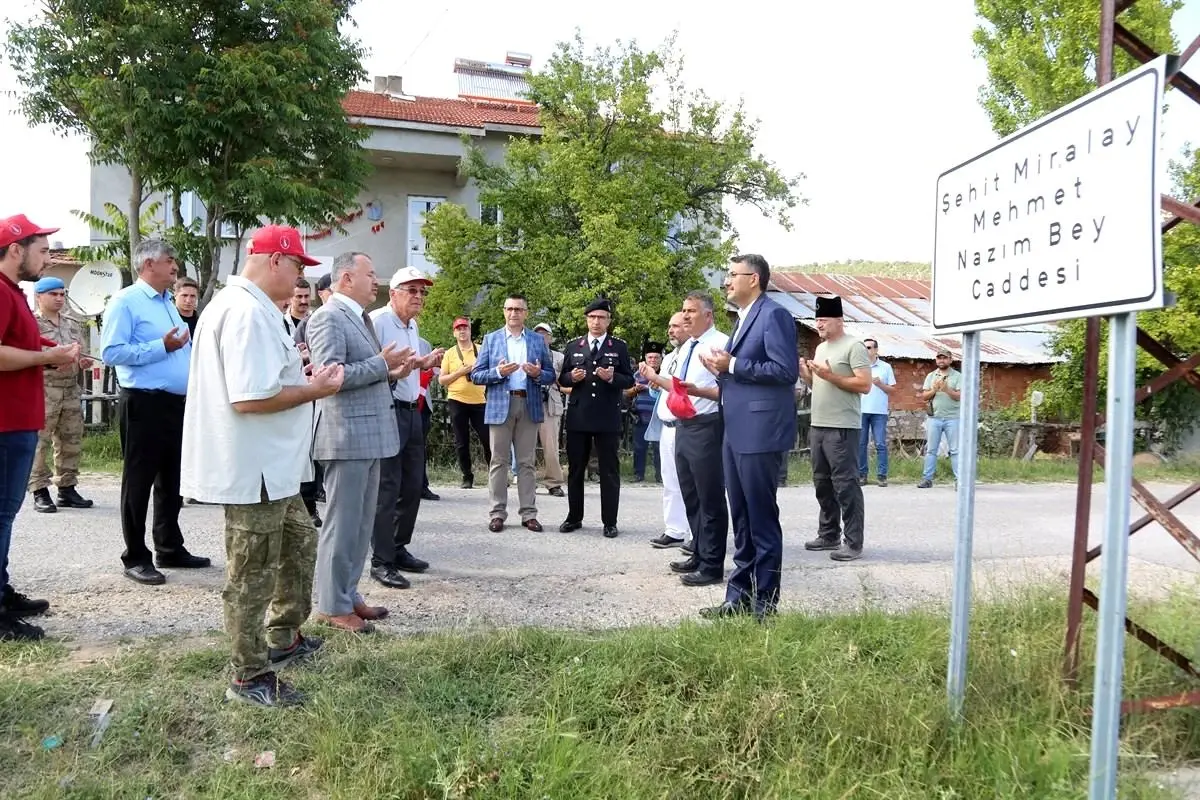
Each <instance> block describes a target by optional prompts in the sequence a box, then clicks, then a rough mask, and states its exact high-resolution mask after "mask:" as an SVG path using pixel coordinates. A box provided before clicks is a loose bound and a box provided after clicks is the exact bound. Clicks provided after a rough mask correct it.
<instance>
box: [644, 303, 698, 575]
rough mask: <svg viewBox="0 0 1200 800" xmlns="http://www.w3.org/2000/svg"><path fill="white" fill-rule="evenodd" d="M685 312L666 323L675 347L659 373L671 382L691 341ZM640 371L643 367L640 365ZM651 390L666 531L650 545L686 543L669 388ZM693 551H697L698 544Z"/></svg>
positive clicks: (649, 432)
mask: <svg viewBox="0 0 1200 800" xmlns="http://www.w3.org/2000/svg"><path fill="white" fill-rule="evenodd" d="M686 330H687V328H686V326H685V324H684V319H683V312H682V311H677V312H675V313H674V314H672V315H671V320H670V322H668V323H667V341H668V342H670V343H671V347H673V348H674V349H673V350H672V351H671V352H670V353H668V354H667V356H666V357H665V358H663V363H662V367H661V368H660V369H659V370H658V373H657V374H658V375H660V376H662V377H664V378H665V379H666V380H667V381H668V385H669V382H670V380H671V378H672V377H673V376H674V375H675V372H676V371H677V370H678V369H679V367H680V361H679V355H680V352H681V351H682V350H683V347H684V345H685V344H686V343H687V341H688V335H687V333H686V332H685V331H686ZM638 371H639V372H641V371H642V369H641V367H639V368H638ZM651 391H653V392H655V394H656V395H657V396H656V398H655V401H654V419H652V420H650V427H649V428H648V429H647V430H646V438H647V439H650V440H651V441H657V442H658V455H659V461H660V462H661V467H662V481H663V528H664V530H663V533H662V535H661V536H657V537H655V538H653V539H651V540H650V546H651V547H653V548H656V549H658V550H663V549H666V548H668V547H683V546H684V541H685V540H686V539H687V537H688V531H690V530H691V528H690V527H689V526H688V518H687V508H686V507H685V506H684V504H683V495H682V494H680V491H679V471H678V470H676V469H675V421H676V418H675V414H674V413H672V411H671V409H669V408H667V395H668V394H669V391H668V390H667V389H664V388H662V387H661V386H659V385H657V384H655V387H654V389H652V390H651ZM690 552H695V548H694V546H693V549H692V550H691V551H690Z"/></svg>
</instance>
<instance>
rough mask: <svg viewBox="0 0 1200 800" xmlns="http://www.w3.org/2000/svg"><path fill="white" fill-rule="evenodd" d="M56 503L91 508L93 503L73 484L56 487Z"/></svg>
mask: <svg viewBox="0 0 1200 800" xmlns="http://www.w3.org/2000/svg"><path fill="white" fill-rule="evenodd" d="M58 504H59V505H60V506H62V507H63V508H91V507H92V505H93V503H92V501H91V500H88V499H87V498H86V497H84V496H83V495H81V494H80V493H79V492H78V491H77V490H76V489H75V487H74V486H61V487H59V489H58Z"/></svg>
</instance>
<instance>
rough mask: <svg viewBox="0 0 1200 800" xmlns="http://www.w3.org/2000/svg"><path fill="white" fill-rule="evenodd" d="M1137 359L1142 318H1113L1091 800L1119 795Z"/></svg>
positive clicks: (1133, 315) (1123, 316)
mask: <svg viewBox="0 0 1200 800" xmlns="http://www.w3.org/2000/svg"><path fill="white" fill-rule="evenodd" d="M1136 359H1137V314H1136V313H1132V314H1121V315H1119V316H1116V317H1113V318H1112V319H1111V320H1110V321H1109V337H1108V413H1107V414H1106V419H1107V422H1106V427H1105V434H1104V482H1105V484H1106V485H1105V488H1106V489H1107V493H1106V495H1105V498H1104V551H1105V559H1104V569H1103V572H1102V574H1101V576H1100V612H1099V618H1098V628H1099V630H1098V633H1097V639H1096V683H1095V690H1094V697H1093V699H1092V706H1093V708H1094V709H1095V711H1094V713H1093V714H1092V760H1091V776H1090V779H1089V787H1088V797H1089V798H1090V800H1110V798H1113V797H1116V796H1117V748H1118V744H1119V742H1118V739H1119V737H1120V732H1121V678H1122V672H1123V667H1124V663H1125V601H1126V587H1125V580H1126V573H1127V572H1128V564H1129V492H1130V486H1131V484H1132V481H1133V407H1134V397H1135V395H1134V380H1133V377H1134V370H1135V368H1136V366H1137V364H1136Z"/></svg>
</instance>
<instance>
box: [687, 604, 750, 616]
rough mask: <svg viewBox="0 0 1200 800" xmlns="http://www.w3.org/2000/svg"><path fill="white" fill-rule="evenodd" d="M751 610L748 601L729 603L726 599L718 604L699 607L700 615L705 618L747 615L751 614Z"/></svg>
mask: <svg viewBox="0 0 1200 800" xmlns="http://www.w3.org/2000/svg"><path fill="white" fill-rule="evenodd" d="M753 611H754V610H753V609H752V608H751V607H750V604H749V603H742V602H738V603H730V602H729V601H726V602H724V603H721V605H719V606H710V607H709V608H702V609H700V616H702V617H704V618H705V619H727V618H729V617H742V616H747V615H749V614H752V613H753Z"/></svg>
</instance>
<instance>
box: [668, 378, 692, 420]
mask: <svg viewBox="0 0 1200 800" xmlns="http://www.w3.org/2000/svg"><path fill="white" fill-rule="evenodd" d="M667 408H669V409H670V410H671V413H672V414H674V415H675V418H676V419H691V418H692V417H694V416H696V406H694V405H692V398H691V397H689V396H688V393H687V389H685V388H684V386H683V381H681V380H679V378H676V377H672V378H671V390H670V394H668V395H667Z"/></svg>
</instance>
